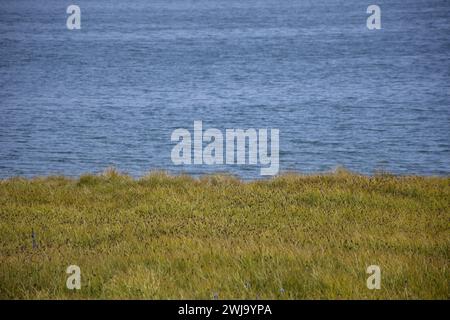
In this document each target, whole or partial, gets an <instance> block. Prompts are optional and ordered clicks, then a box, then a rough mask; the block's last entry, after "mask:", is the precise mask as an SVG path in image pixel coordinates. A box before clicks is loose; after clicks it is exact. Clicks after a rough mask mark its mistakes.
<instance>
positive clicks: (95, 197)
mask: <svg viewBox="0 0 450 320" xmlns="http://www.w3.org/2000/svg"><path fill="white" fill-rule="evenodd" d="M449 201H450V178H435V177H426V178H425V177H395V176H391V175H378V176H374V177H366V176H360V175H355V174H351V173H348V172H345V171H339V172H337V173H335V174H330V175H315V176H299V175H295V174H292V175H284V176H281V177H278V178H274V179H271V180H264V181H255V182H247V183H244V182H241V181H239V180H237V179H234V178H232V177H227V176H210V177H205V178H201V179H194V178H191V177H189V176H177V177H171V176H168V175H165V174H163V173H153V174H150V175H148V176H146V177H143V178H141V179H137V180H136V179H132V178H130V177H128V176H126V175H120V174H118V173H117V172H116V171H114V170H109V171H108V172H105V173H104V174H103V175H99V176H94V175H85V176H82V177H80V178H79V179H69V178H64V177H47V178H35V179H31V180H26V179H21V178H12V179H7V180H1V181H0V298H3V299H10V298H13V299H23V298H27V299H37V298H44V299H47V298H52V299H53V298H56V299H72V298H77V299H79V298H81V299H85V298H89V299H91V298H93V299H97V298H127V299H128V298H137V299H168V298H169V299H178V298H189V299H211V298H212V297H213V296H214V295H217V296H218V298H219V299H243V298H248V299H257V298H260V299H305V298H308V299H333V298H338V299H350V298H352V299H381V298H387V299H403V298H406V299H430V298H437V299H448V298H449V279H450V277H449V270H448V263H449V243H450V242H449V235H450V233H449V222H450V219H449V218H450V211H449ZM32 230H34V232H35V242H36V247H35V248H33V244H32V237H31V235H32ZM72 264H74V265H78V266H79V267H80V268H81V281H82V288H81V290H73V291H71V290H68V289H67V288H66V279H67V276H68V275H67V274H66V273H65V271H66V268H67V267H68V266H69V265H72ZM369 265H379V266H380V267H381V272H382V282H381V290H369V289H368V288H367V287H366V279H367V277H368V276H369V275H367V274H366V268H367V267H368V266H369Z"/></svg>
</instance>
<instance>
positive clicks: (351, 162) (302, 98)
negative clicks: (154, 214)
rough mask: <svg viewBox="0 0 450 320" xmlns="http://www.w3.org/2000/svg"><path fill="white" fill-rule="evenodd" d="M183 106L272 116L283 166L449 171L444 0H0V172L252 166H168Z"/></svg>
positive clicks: (449, 38) (219, 120)
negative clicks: (75, 17) (72, 12)
mask: <svg viewBox="0 0 450 320" xmlns="http://www.w3.org/2000/svg"><path fill="white" fill-rule="evenodd" d="M72 3H74V4H77V5H79V6H80V8H81V28H82V29H81V30H73V31H70V30H68V29H67V28H66V19H67V16H68V15H67V14H66V8H67V6H68V5H70V4H72ZM371 4H378V5H379V6H380V7H381V10H382V29H381V30H368V29H367V27H366V19H367V17H368V14H367V13H366V9H367V7H368V6H369V5H371ZM194 120H202V121H203V126H204V128H205V129H206V128H213V127H214V128H218V129H220V130H225V129H226V128H242V129H246V128H278V129H279V130H280V170H281V172H284V171H291V170H295V171H298V172H304V173H314V172H324V171H329V170H333V169H334V168H335V167H336V166H344V167H346V168H348V169H350V170H354V171H357V172H360V173H365V174H372V173H374V172H375V171H377V170H385V171H390V172H393V173H398V174H420V175H449V174H450V1H446V0H423V1H418V0H409V1H408V0H406V1H405V0H391V1H378V0H377V1H376V3H372V1H361V0H350V1H349V0H346V1H330V0H310V1H300V0H297V1H281V0H276V1H275V0H270V1H254V0H245V1H243V0H239V1H234V0H231V1H230V0H226V1H225V0H224V1H211V0H195V1H194V0H190V1H189V0H183V1H182V0H179V1H178V0H171V1H167V0H164V1H147V0H145V1H144V0H138V1H122V0H115V1H111V0H108V1H106V0H96V1H86V0H77V1H73V2H72V1H60V0H52V1H31V0H26V1H24V0H14V1H13V0H2V1H1V2H0V177H10V176H15V175H20V176H35V175H49V174H64V175H70V176H76V175H79V174H81V173H84V172H100V171H102V170H103V169H105V168H106V167H108V166H115V167H117V168H118V169H119V170H121V171H126V172H128V173H129V174H132V175H134V176H140V175H143V174H145V173H146V172H148V171H150V170H155V169H163V170H168V171H171V172H174V173H181V172H187V173H191V174H202V173H210V172H217V171H228V172H231V173H233V174H237V175H239V176H240V177H242V178H244V179H253V178H258V177H259V169H260V167H259V166H248V165H247V166H207V165H203V166H194V165H191V166H188V165H184V166H175V165H173V163H172V161H171V157H170V154H171V150H172V148H173V146H174V143H173V142H171V141H170V136H171V133H172V131H173V130H174V129H176V128H186V129H189V130H190V131H191V132H192V130H193V123H194Z"/></svg>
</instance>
